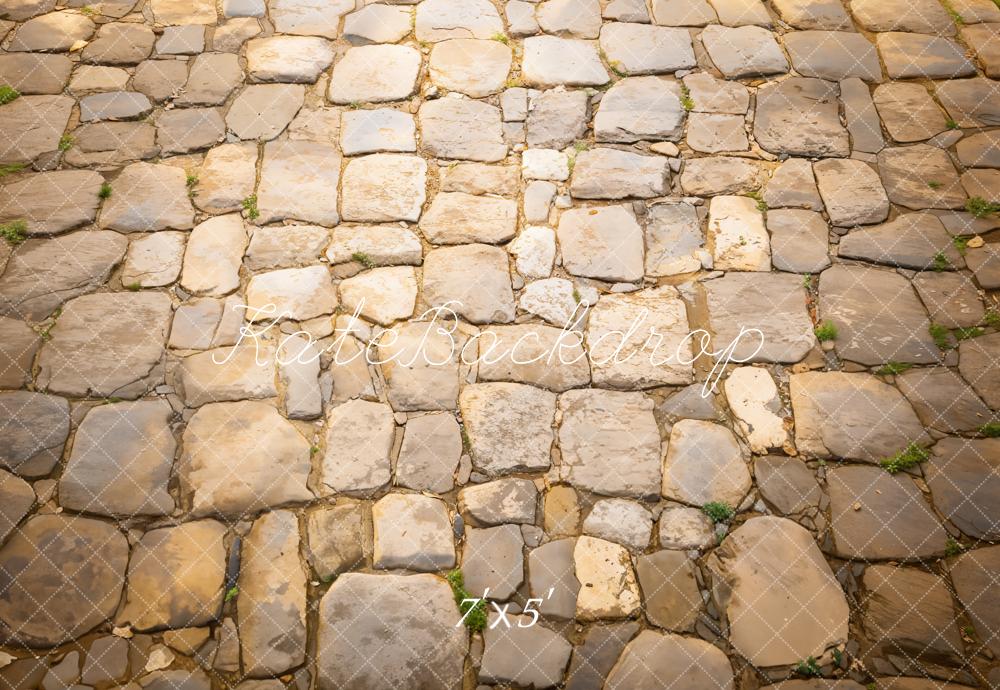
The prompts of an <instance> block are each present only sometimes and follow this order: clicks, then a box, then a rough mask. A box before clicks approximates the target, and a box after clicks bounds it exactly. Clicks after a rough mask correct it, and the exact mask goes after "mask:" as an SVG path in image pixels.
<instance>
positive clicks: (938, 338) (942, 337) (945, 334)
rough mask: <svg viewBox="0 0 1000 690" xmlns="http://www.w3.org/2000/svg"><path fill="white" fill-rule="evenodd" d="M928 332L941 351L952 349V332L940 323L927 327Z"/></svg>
mask: <svg viewBox="0 0 1000 690" xmlns="http://www.w3.org/2000/svg"><path fill="white" fill-rule="evenodd" d="M927 332H928V333H930V334H931V338H933V339H934V344H935V345H937V346H938V349H939V350H950V349H951V331H949V330H948V329H947V328H945V327H944V326H942V325H941V324H939V323H932V324H931V325H930V326H928V327H927Z"/></svg>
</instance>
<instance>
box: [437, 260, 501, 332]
mask: <svg viewBox="0 0 1000 690" xmlns="http://www.w3.org/2000/svg"><path fill="white" fill-rule="evenodd" d="M423 299H424V301H426V302H427V304H428V305H429V306H431V307H437V306H445V305H447V307H448V309H450V310H452V311H453V312H455V313H456V314H458V315H459V316H461V317H463V318H465V319H467V320H468V321H470V322H472V323H508V322H510V321H513V320H514V293H513V291H512V289H511V284H510V269H509V268H508V259H507V253H506V252H505V251H504V250H502V249H500V248H499V247H491V246H489V245H485V244H463V245H458V246H455V247H442V248H440V249H434V250H431V251H430V252H428V253H427V256H426V257H425V258H424V275H423Z"/></svg>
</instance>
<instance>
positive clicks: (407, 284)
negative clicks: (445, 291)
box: [340, 266, 417, 326]
mask: <svg viewBox="0 0 1000 690" xmlns="http://www.w3.org/2000/svg"><path fill="white" fill-rule="evenodd" d="M340 298H341V301H342V303H343V305H344V307H345V308H346V309H348V310H350V311H351V312H352V313H353V312H355V311H358V313H360V314H361V316H363V317H365V318H367V319H370V320H372V321H375V322H376V323H379V324H382V325H383V326H389V325H391V324H392V323H393V322H395V321H398V320H400V319H408V318H409V317H410V316H412V315H413V308H414V306H415V305H416V301H417V277H416V273H415V272H414V270H413V269H412V268H410V267H408V266H389V267H386V268H374V269H372V270H370V271H365V272H364V273H361V274H359V275H356V276H353V277H351V278H348V279H346V280H344V281H343V282H341V283H340Z"/></svg>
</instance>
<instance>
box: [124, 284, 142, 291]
mask: <svg viewBox="0 0 1000 690" xmlns="http://www.w3.org/2000/svg"><path fill="white" fill-rule="evenodd" d="M123 287H124V288H125V289H126V290H128V291H129V292H139V290H141V289H142V285H140V284H139V283H128V284H127V285H124V286H123Z"/></svg>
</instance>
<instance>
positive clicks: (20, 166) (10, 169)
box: [0, 163, 27, 177]
mask: <svg viewBox="0 0 1000 690" xmlns="http://www.w3.org/2000/svg"><path fill="white" fill-rule="evenodd" d="M25 167H27V166H26V165H25V164H24V163H4V164H2V165H0V177H6V176H7V175H10V174H12V173H16V172H21V171H22V170H24V169H25Z"/></svg>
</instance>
